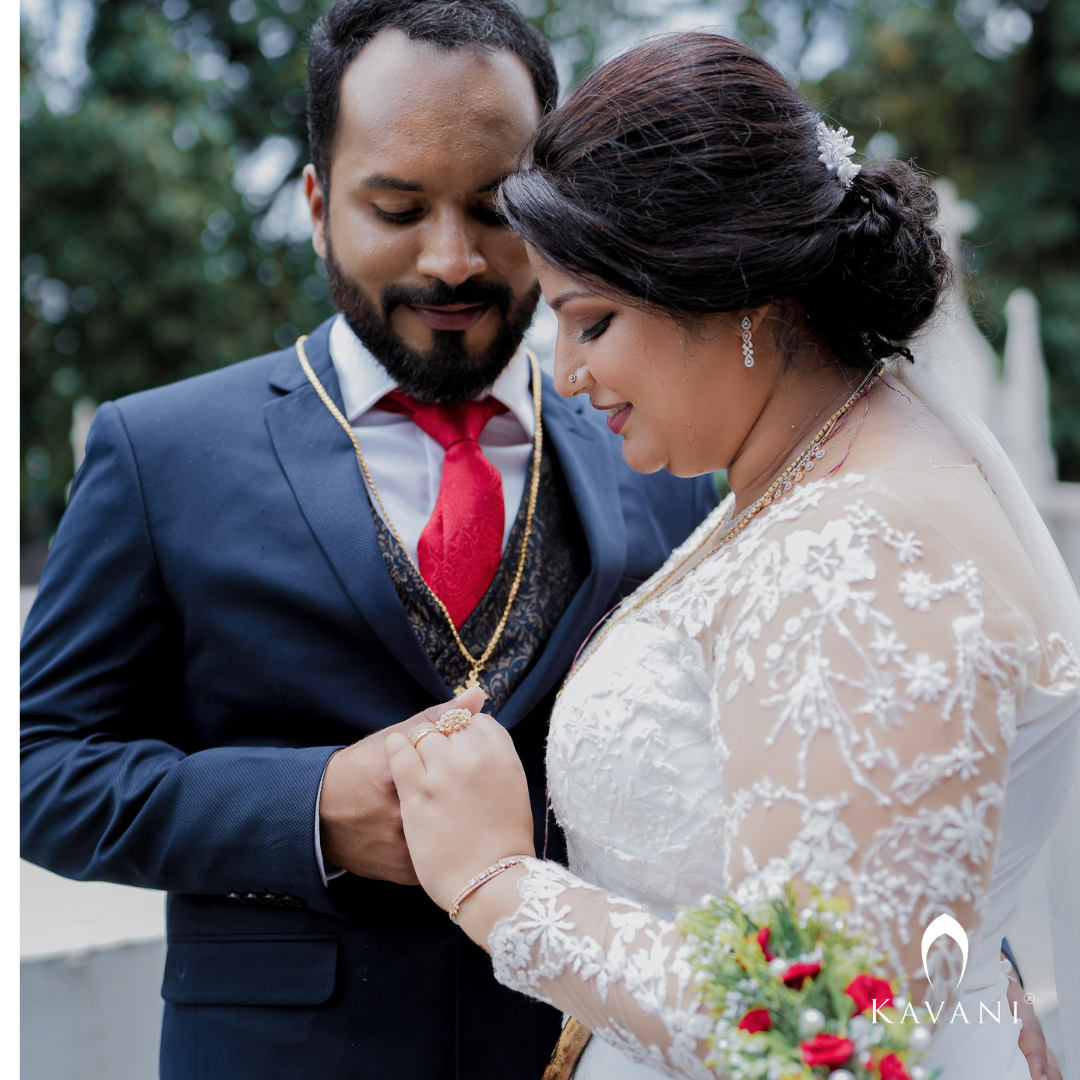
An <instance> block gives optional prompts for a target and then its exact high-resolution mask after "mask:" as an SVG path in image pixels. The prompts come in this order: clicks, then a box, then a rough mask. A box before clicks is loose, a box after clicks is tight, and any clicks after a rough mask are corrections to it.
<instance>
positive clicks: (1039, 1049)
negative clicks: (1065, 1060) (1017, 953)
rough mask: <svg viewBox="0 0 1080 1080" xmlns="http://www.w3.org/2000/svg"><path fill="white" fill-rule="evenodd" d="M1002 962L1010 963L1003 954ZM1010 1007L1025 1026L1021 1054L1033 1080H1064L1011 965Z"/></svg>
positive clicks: (1021, 1040) (1021, 1033)
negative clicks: (1025, 1060)
mask: <svg viewBox="0 0 1080 1080" xmlns="http://www.w3.org/2000/svg"><path fill="white" fill-rule="evenodd" d="M1001 958H1002V960H1004V961H1005V962H1006V963H1008V960H1007V957H1006V956H1005V955H1004V954H1002V957H1001ZM1009 1005H1010V1007H1011V1008H1012V1007H1015V1009H1016V1015H1017V1016H1018V1017H1019V1018H1020V1022H1021V1024H1022V1025H1023V1027H1022V1029H1021V1031H1020V1039H1019V1044H1020V1052H1021V1053H1022V1054H1023V1055H1024V1057H1025V1058H1026V1059H1027V1067H1028V1072H1030V1073H1031V1080H1062V1077H1061V1070H1060V1069H1059V1068H1058V1063H1057V1060H1056V1059H1055V1058H1054V1054H1053V1051H1051V1050H1050V1048H1049V1047H1048V1046H1047V1045H1046V1037H1045V1036H1044V1035H1043V1029H1042V1024H1040V1023H1039V1018H1038V1017H1037V1016H1036V1015H1035V1010H1034V1009H1033V1008H1032V1006H1031V1005H1029V1004H1028V1002H1027V1001H1026V1000H1025V999H1024V988H1023V987H1022V986H1021V985H1020V980H1019V979H1018V978H1017V977H1016V970H1015V969H1014V968H1013V966H1012V965H1011V964H1009ZM1011 1008H1010V1011H1011Z"/></svg>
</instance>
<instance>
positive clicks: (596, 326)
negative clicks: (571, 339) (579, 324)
mask: <svg viewBox="0 0 1080 1080" xmlns="http://www.w3.org/2000/svg"><path fill="white" fill-rule="evenodd" d="M613 318H615V312H614V311H613V312H612V313H611V314H610V315H605V316H604V317H603V318H602V319H601V320H600V321H599V322H594V323H593V324H592V326H587V327H585V329H584V330H582V331H581V336H580V337H579V338H578V341H580V342H581V343H582V344H585V343H586V342H589V341H595V340H596V339H597V338H598V337H599V336H600V335H601V334H602V333H603V332H604V331H605V330H606V329H607V328H608V327H609V326H610V325H611V320H612V319H613Z"/></svg>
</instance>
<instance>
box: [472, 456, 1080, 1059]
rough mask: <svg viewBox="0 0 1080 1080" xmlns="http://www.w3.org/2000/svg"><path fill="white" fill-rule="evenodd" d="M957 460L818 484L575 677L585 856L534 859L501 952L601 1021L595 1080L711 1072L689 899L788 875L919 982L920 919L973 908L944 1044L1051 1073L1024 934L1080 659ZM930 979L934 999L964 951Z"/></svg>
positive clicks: (674, 560) (1061, 770) (577, 790)
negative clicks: (1034, 1031)
mask: <svg viewBox="0 0 1080 1080" xmlns="http://www.w3.org/2000/svg"><path fill="white" fill-rule="evenodd" d="M947 458H948V455H944V456H943V457H942V458H941V459H940V460H938V461H936V462H927V463H925V464H913V465H901V466H899V467H893V466H891V465H883V466H881V467H878V468H875V469H873V470H864V471H862V472H856V471H849V472H847V473H846V474H844V473H840V474H838V475H837V476H835V477H824V478H819V479H817V480H813V481H812V482H811V481H810V478H808V482H805V483H804V484H802V485H800V486H798V487H797V488H796V489H795V490H794V491H793V492H792V494H790V495H789V496H788V497H787V498H785V499H784V500H783V501H782V502H780V503H778V504H774V505H773V506H772V507H771V508H770V509H768V510H767V511H765V512H763V513H762V514H760V515H759V516H758V517H757V518H756V519H755V520H754V521H753V522H752V523H751V524H750V525H749V527H748V528H746V529H745V530H744V531H743V532H742V533H741V534H739V536H738V537H737V538H736V539H735V540H734V541H732V542H731V543H730V544H728V545H727V546H726V547H724V548H722V549H721V550H720V551H719V552H718V553H716V554H714V555H712V556H711V557H709V558H707V559H705V560H704V561H702V562H701V563H700V565H698V566H697V567H696V569H695V570H694V571H693V572H692V573H690V574H689V575H688V576H686V577H685V578H684V579H682V580H681V581H680V582H678V583H677V584H675V585H674V586H672V587H671V588H669V589H668V590H667V591H665V592H663V593H661V594H660V595H658V596H656V597H655V598H653V599H651V600H649V601H647V602H646V603H645V604H644V605H643V606H641V607H640V608H639V609H637V610H636V611H634V612H632V613H631V614H629V615H628V616H627V617H626V618H625V619H624V620H623V621H621V622H619V623H618V624H616V625H615V626H614V627H613V628H612V629H611V631H610V633H609V634H608V635H607V637H606V638H605V639H604V640H603V642H602V643H601V644H600V645H599V647H598V648H596V651H595V653H594V654H593V655H592V656H591V657H588V658H587V659H586V661H585V662H584V663H583V665H582V666H581V668H580V670H579V671H578V673H577V674H575V675H574V676H573V678H571V679H570V681H569V682H568V684H567V686H566V688H565V690H564V692H563V695H562V697H561V699H560V700H559V702H558V704H557V707H556V709H555V712H554V714H553V716H552V721H551V733H550V738H549V745H548V758H547V762H548V775H549V784H550V789H551V798H552V807H553V810H554V813H555V815H556V817H557V818H558V821H559V822H560V824H561V825H562V827H563V829H564V830H565V832H566V836H567V840H568V845H569V852H570V868H569V871H567V870H566V869H563V868H561V867H559V866H557V865H554V864H551V863H545V862H541V861H539V860H532V861H530V862H529V864H528V869H527V873H526V874H525V875H524V876H523V877H522V878H521V880H520V883H519V887H518V891H519V896H520V904H519V906H518V908H517V910H516V912H515V913H514V914H513V915H512V916H511V917H509V918H505V919H503V920H501V921H500V922H499V923H498V924H496V926H495V928H494V930H493V931H492V933H491V935H490V938H489V947H490V949H491V953H492V956H493V960H494V965H495V973H496V976H497V978H498V979H499V980H500V981H501V982H503V983H505V984H506V985H508V986H511V987H513V988H515V989H517V990H521V991H523V992H524V993H526V994H530V995H532V996H533V997H536V998H540V999H541V1000H545V1001H549V1002H550V1003H552V1004H554V1005H555V1006H556V1007H558V1008H560V1009H562V1010H563V1011H565V1012H567V1013H569V1014H571V1015H573V1016H575V1017H576V1018H577V1019H579V1020H580V1021H581V1022H582V1023H584V1024H585V1025H586V1026H588V1027H589V1028H591V1029H592V1031H593V1032H594V1038H593V1039H592V1040H591V1042H590V1043H589V1046H588V1047H587V1049H586V1051H585V1054H584V1055H583V1057H582V1060H581V1062H580V1064H579V1066H578V1071H577V1073H576V1074H575V1080H601V1078H603V1080H655V1078H656V1077H658V1076H661V1075H662V1076H675V1077H694V1078H697V1077H701V1078H702V1080H705V1078H708V1077H712V1076H713V1073H712V1072H711V1071H710V1070H709V1069H708V1068H707V1067H706V1066H705V1065H704V1064H703V1063H702V1059H703V1058H704V1056H705V1053H706V1049H707V1047H706V1043H705V1041H704V1040H705V1038H706V1037H707V1036H708V1034H709V1033H710V1031H711V1030H712V1026H713V1024H712V1021H711V1020H710V1018H709V1017H708V1016H707V1015H706V1014H705V1013H704V1012H703V1011H702V1009H701V1002H700V1000H699V997H698V993H697V991H696V988H695V983H694V980H693V972H692V970H691V968H690V967H689V965H688V962H687V959H686V956H687V952H686V947H685V942H684V939H683V938H682V936H681V935H680V933H679V932H678V931H677V930H676V929H675V926H674V925H673V922H672V918H673V914H674V912H675V909H676V907H677V906H678V905H683V904H691V905H692V904H695V903H696V902H698V901H699V900H700V898H701V897H702V896H703V895H704V894H707V893H722V892H724V891H726V890H732V891H734V892H735V893H736V895H738V896H740V897H743V898H746V897H750V896H752V895H754V894H756V893H760V892H762V891H765V890H768V889H769V887H770V886H771V885H776V884H782V883H784V882H787V881H789V880H792V881H794V882H795V883H796V885H797V886H798V887H799V888H800V889H801V890H802V891H803V892H804V893H805V892H806V891H807V888H808V887H809V886H811V885H816V886H819V887H821V888H822V889H823V890H824V891H825V892H826V893H838V894H843V895H846V896H847V897H848V898H849V899H850V901H851V903H852V906H853V913H854V914H855V915H856V916H857V917H861V918H862V919H863V920H865V924H866V926H867V927H868V929H869V931H870V932H871V933H872V935H873V937H874V939H875V940H876V942H877V943H878V945H879V946H880V948H881V950H882V951H883V953H884V954H885V955H886V956H887V958H888V963H889V965H890V966H891V969H892V972H894V973H897V974H903V975H905V976H907V977H909V978H910V980H911V982H910V986H911V991H912V994H913V996H914V1000H915V1001H916V1002H921V1001H922V1000H923V991H924V988H925V985H926V984H925V981H924V980H923V978H922V959H921V955H920V941H921V937H922V933H923V930H924V929H925V927H926V926H927V924H928V923H929V922H930V921H931V920H932V919H933V918H935V917H936V916H937V915H939V914H941V913H942V912H949V913H951V914H952V915H953V916H954V917H955V918H956V919H957V920H958V921H959V922H960V924H961V925H962V926H963V927H964V928H965V929H966V930H967V931H968V934H969V938H970V957H969V960H968V965H967V971H966V974H965V975H964V977H963V980H962V983H961V986H960V989H959V991H958V994H957V998H958V1000H959V1001H960V1002H961V1003H962V1004H963V1005H964V1012H965V1015H966V1016H967V1018H968V1021H969V1024H968V1025H967V1026H965V1025H964V1024H963V1023H962V1022H961V1021H960V1020H959V1019H957V1020H956V1021H955V1023H953V1024H951V1025H946V1024H945V1023H944V1022H943V1023H941V1024H939V1026H938V1029H937V1034H936V1036H935V1039H934V1044H933V1047H932V1050H931V1056H930V1058H929V1059H928V1060H927V1061H926V1062H924V1064H925V1065H926V1067H928V1068H931V1069H933V1068H942V1069H944V1076H943V1080H968V1078H970V1080H976V1078H977V1080H989V1078H994V1080H1013V1078H1015V1080H1025V1078H1026V1077H1027V1076H1028V1070H1027V1067H1026V1065H1025V1063H1024V1060H1023V1057H1022V1055H1021V1054H1020V1052H1019V1050H1018V1048H1017V1041H1016V1040H1017V1035H1018V1030H1019V1029H1018V1028H1016V1027H1015V1026H1013V1025H1012V1024H1011V1023H1010V1018H1009V1016H1008V1011H1009V1006H1008V1004H1007V1003H1006V980H1005V976H1004V975H1003V974H1002V972H1001V967H1000V962H999V943H1000V941H1001V937H1002V934H1003V933H1004V932H1006V931H1007V930H1008V928H1009V925H1010V922H1011V920H1012V919H1013V917H1014V915H1015V911H1016V907H1017V905H1018V901H1019V891H1020V885H1021V882H1022V880H1023V878H1024V876H1025V874H1026V872H1027V870H1028V869H1029V868H1030V866H1031V864H1032V863H1033V861H1034V860H1035V857H1036V855H1037V853H1038V851H1039V849H1040V847H1041V845H1042V843H1043V841H1044V840H1045V839H1046V837H1047V835H1048V834H1049V832H1050V830H1051V827H1052V826H1053V823H1054V819H1055V817H1056V816H1057V814H1058V812H1059V810H1060V808H1061V805H1062V802H1063V801H1064V792H1065V790H1066V789H1067V786H1068V781H1069V775H1070V772H1071V770H1072V769H1073V762H1074V760H1075V749H1074V740H1075V738H1076V729H1077V723H1076V716H1077V711H1078V708H1080V704H1078V686H1080V667H1078V664H1077V661H1076V654H1075V652H1074V651H1073V650H1072V648H1071V646H1070V645H1069V643H1068V642H1067V641H1066V640H1065V639H1064V637H1063V635H1062V634H1061V633H1060V629H1059V627H1058V626H1057V625H1055V620H1054V618H1053V605H1052V604H1049V603H1048V601H1047V596H1046V592H1045V590H1044V588H1043V586H1042V584H1041V583H1040V580H1039V577H1038V576H1037V574H1036V572H1035V570H1034V569H1033V567H1032V564H1031V562H1030V560H1029V559H1028V557H1027V555H1026V554H1025V550H1024V548H1023V547H1022V546H1021V544H1020V542H1019V541H1018V539H1017V536H1016V533H1015V532H1014V530H1013V529H1012V528H1011V527H1010V524H1009V521H1008V520H1007V519H1006V517H1005V515H1004V513H1003V511H1002V508H1001V505H1000V504H999V502H998V500H997V499H996V498H995V496H994V494H993V493H992V491H991V489H990V487H989V486H988V484H987V482H986V480H985V479H984V477H983V475H981V472H980V469H979V467H978V466H977V465H975V464H971V459H970V457H967V458H965V457H963V456H961V457H960V458H958V459H956V460H948V459H947ZM729 503H730V499H729V500H728V502H727V503H725V504H724V505H723V506H721V507H719V508H718V509H717V511H716V512H715V513H714V514H713V515H711V517H710V518H709V519H708V520H707V521H706V522H704V523H703V524H702V526H701V527H700V528H699V529H698V531H697V533H695V535H694V536H692V537H691V538H690V539H689V540H688V541H687V542H686V543H685V544H684V545H683V547H682V548H680V549H679V550H677V551H676V552H674V554H673V555H672V556H671V559H670V560H669V563H668V565H667V566H666V567H665V568H664V569H662V570H661V571H660V572H659V574H658V575H657V577H656V578H654V579H653V580H654V582H655V581H657V580H659V578H660V577H662V576H663V575H664V574H666V573H667V572H668V570H670V569H671V568H673V567H674V566H676V565H678V564H680V563H681V562H683V561H685V560H686V559H687V558H688V556H689V555H690V553H692V552H693V551H695V550H696V549H698V548H699V546H700V545H701V544H702V542H703V541H704V540H705V539H706V538H707V537H708V536H709V534H711V533H713V532H714V531H715V530H716V529H717V527H718V525H719V524H720V522H721V520H722V519H723V518H724V516H725V515H726V514H728V513H729ZM650 587H651V583H647V584H646V585H645V586H643V588H644V589H645V590H648V589H649V588H650ZM632 600H633V598H632V599H631V601H630V602H632ZM957 952H958V950H957ZM933 955H934V956H936V957H938V959H939V961H940V960H941V958H942V957H943V956H947V955H948V953H947V950H945V949H942V950H940V951H939V950H938V949H935V950H934V951H933ZM938 966H939V968H941V964H940V963H939V965H938ZM930 974H931V976H932V977H933V979H934V983H935V987H936V990H935V991H934V992H931V993H929V995H928V996H929V1000H930V1001H931V1002H934V1003H936V1001H937V1000H938V999H939V997H946V996H947V989H946V988H950V989H951V987H952V985H953V984H954V983H955V982H956V980H957V977H958V976H959V970H958V969H954V970H952V971H946V970H939V972H937V973H935V970H934V968H933V966H932V967H931V971H930ZM954 1000H955V999H954ZM999 1001H1000V1002H1001V1003H1002V1006H1001V1013H1000V1015H1001V1016H1002V1023H1000V1024H995V1023H992V1022H989V1021H986V1022H983V1023H982V1024H981V1025H980V1023H979V1020H980V1008H979V1003H980V1002H985V1004H986V1006H987V1007H988V1008H990V1009H991V1010H993V1009H995V1007H996V1003H997V1002H999ZM935 1007H936V1004H935ZM948 1008H949V1009H950V1010H953V1008H954V1006H953V1003H952V1002H950V1004H949V1006H948ZM732 1015H733V1016H735V1015H737V1004H735V1005H733V1013H732ZM738 1015H741V1014H738ZM948 1015H950V1014H949V1013H946V1017H947V1016H948ZM951 1015H955V1012H953V1013H952V1014H951ZM919 1016H920V1018H922V1017H924V1016H925V1011H924V1010H923V1009H921V1008H920V1009H919ZM983 1019H984V1020H985V1017H984V1018H983Z"/></svg>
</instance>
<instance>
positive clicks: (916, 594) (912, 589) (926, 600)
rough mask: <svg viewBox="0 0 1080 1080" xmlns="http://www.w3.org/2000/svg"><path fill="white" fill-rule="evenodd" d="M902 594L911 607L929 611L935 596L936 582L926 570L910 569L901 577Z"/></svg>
mask: <svg viewBox="0 0 1080 1080" xmlns="http://www.w3.org/2000/svg"><path fill="white" fill-rule="evenodd" d="M900 595H901V597H903V600H904V603H905V604H907V606H908V607H909V608H914V609H915V610H916V611H929V610H930V601H931V600H933V599H934V598H935V591H934V582H933V580H932V579H931V577H930V575H929V574H928V573H926V572H925V571H924V570H908V571H907V572H906V573H905V574H904V576H903V577H902V578H901V579H900Z"/></svg>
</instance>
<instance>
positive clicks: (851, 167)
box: [816, 120, 862, 188]
mask: <svg viewBox="0 0 1080 1080" xmlns="http://www.w3.org/2000/svg"><path fill="white" fill-rule="evenodd" d="M816 131H817V137H818V149H819V150H820V151H821V154H820V156H819V157H818V161H820V162H821V163H822V165H824V166H825V168H826V169H828V170H829V174H830V175H831V176H834V177H836V179H837V180H838V181H839V182H840V183H841V185H843V186H844V187H846V188H849V187H851V182H852V181H853V180H854V179H855V177H856V176H857V175H858V173H859V170H860V169H861V168H862V166H861V165H856V164H854V163H853V162H851V161H848V158H849V157H851V155H852V154H854V153H855V147H854V146H853V145H852V144H853V143H854V141H855V139H854V137H853V136H851V135H849V134H848V133H847V128H838V129H836V130H833V129H832V128H831V127H829V126H828V124H826V123H825V121H824V120H821V121H818V126H817V129H816Z"/></svg>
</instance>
